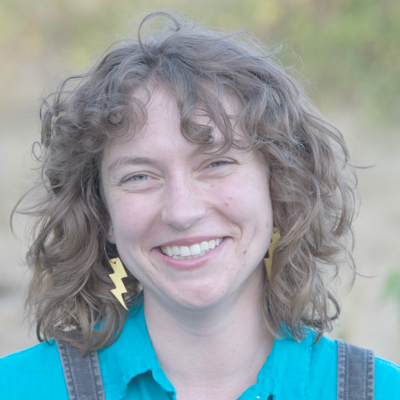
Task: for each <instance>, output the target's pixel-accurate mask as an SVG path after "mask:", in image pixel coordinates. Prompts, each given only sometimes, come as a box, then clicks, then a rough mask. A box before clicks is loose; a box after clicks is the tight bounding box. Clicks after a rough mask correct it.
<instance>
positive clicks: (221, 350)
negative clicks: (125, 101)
mask: <svg viewBox="0 0 400 400" xmlns="http://www.w3.org/2000/svg"><path fill="white" fill-rule="evenodd" d="M228 107H229V104H228V103H227V108H228ZM179 122H180V119H179V113H178V109H177V107H176V104H175V102H174V101H173V99H171V97H170V96H168V95H167V94H166V93H165V92H164V91H162V90H160V89H155V90H154V92H153V95H152V98H151V101H150V103H149V104H148V121H147V124H146V125H145V127H144V128H143V129H142V130H141V131H139V132H137V133H135V134H134V135H127V136H126V137H123V138H117V139H116V140H115V141H113V142H112V143H110V144H109V146H108V147H107V148H106V150H105V152H104V156H103V161H102V179H103V182H102V183H103V190H104V195H105V199H106V203H107V206H108V210H109V214H110V220H111V221H112V225H113V227H114V229H111V228H110V229H109V232H108V240H109V241H110V242H111V243H115V244H116V245H117V248H118V252H119V255H120V258H121V260H122V261H123V263H124V265H125V267H126V268H127V269H129V270H130V272H131V273H132V274H133V275H135V277H136V278H137V279H138V280H139V281H140V282H141V283H142V285H143V290H144V308H145V317H146V322H147V326H148V330H149V334H150V338H151V340H152V343H153V346H154V348H155V351H156V354H157V357H158V359H159V361H160V364H161V366H162V367H163V369H164V371H165V373H166V374H167V376H168V378H169V379H170V381H171V382H172V384H173V385H174V387H175V388H176V389H177V397H178V399H179V400H183V399H193V398H196V399H199V400H201V399H205V398H207V399H210V398H217V397H218V398H219V399H233V398H237V397H239V396H240V395H241V393H242V392H243V391H244V390H246V389H247V388H248V387H249V386H251V385H252V384H254V383H255V382H256V380H257V373H258V371H259V370H260V368H261V367H262V365H263V364H264V362H265V360H266V358H267V356H268V354H269V352H270V351H271V348H272V344H273V337H272V335H271V334H270V333H269V332H268V330H267V329H266V327H265V324H264V322H263V318H262V313H261V310H260V305H261V304H260V298H261V295H262V282H263V266H262V259H263V257H264V255H265V253H266V251H267V249H268V244H269V242H270V240H271V233H272V225H273V224H272V221H273V219H272V207H271V199H270V194H269V187H268V181H269V179H268V167H267V164H266V161H265V160H264V158H263V156H262V155H261V153H259V152H258V151H251V152H243V151H239V150H237V149H233V148H232V149H230V150H229V151H227V152H226V153H224V154H218V155H215V154H214V155H210V154H204V153H202V152H200V151H199V148H198V146H197V145H196V144H193V143H191V142H189V141H187V140H186V139H185V138H184V137H183V136H182V134H181V133H180V128H179ZM221 136H222V135H221V134H220V133H219V132H218V131H217V130H216V131H215V141H216V142H218V140H219V138H221ZM216 238H223V239H224V240H223V242H222V243H221V244H220V245H219V246H218V247H216V248H215V249H213V250H210V251H209V252H208V253H206V254H205V255H204V256H201V257H198V258H194V259H191V260H175V259H173V258H170V257H167V256H166V255H164V254H163V253H162V252H161V249H160V247H161V246H165V245H167V244H168V245H173V244H174V245H191V244H194V243H199V242H201V241H203V240H206V241H208V240H211V239H216Z"/></svg>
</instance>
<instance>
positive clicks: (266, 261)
mask: <svg viewBox="0 0 400 400" xmlns="http://www.w3.org/2000/svg"><path fill="white" fill-rule="evenodd" d="M280 238H281V234H280V232H279V229H278V228H273V229H272V237H271V243H270V245H269V247H268V255H267V257H265V258H264V266H265V270H266V271H267V278H268V280H270V279H271V273H272V258H273V255H274V249H275V245H276V242H277V241H278V240H279V239H280Z"/></svg>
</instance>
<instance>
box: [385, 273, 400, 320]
mask: <svg viewBox="0 0 400 400" xmlns="http://www.w3.org/2000/svg"><path fill="white" fill-rule="evenodd" d="M383 298H384V299H392V300H394V301H395V302H396V303H397V306H398V309H399V313H400V267H398V268H396V270H393V271H392V272H390V273H389V274H388V275H387V277H386V282H385V286H384V290H383Z"/></svg>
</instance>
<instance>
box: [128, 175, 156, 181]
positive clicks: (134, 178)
mask: <svg viewBox="0 0 400 400" xmlns="http://www.w3.org/2000/svg"><path fill="white" fill-rule="evenodd" d="M148 179H150V177H149V175H146V174H136V175H131V176H128V177H127V178H126V179H124V182H129V181H135V182H142V181H146V180H148Z"/></svg>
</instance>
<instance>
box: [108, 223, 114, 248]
mask: <svg viewBox="0 0 400 400" xmlns="http://www.w3.org/2000/svg"><path fill="white" fill-rule="evenodd" d="M107 241H108V242H110V243H112V244H115V235H114V225H110V226H109V228H108V231H107Z"/></svg>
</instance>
